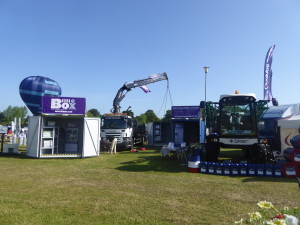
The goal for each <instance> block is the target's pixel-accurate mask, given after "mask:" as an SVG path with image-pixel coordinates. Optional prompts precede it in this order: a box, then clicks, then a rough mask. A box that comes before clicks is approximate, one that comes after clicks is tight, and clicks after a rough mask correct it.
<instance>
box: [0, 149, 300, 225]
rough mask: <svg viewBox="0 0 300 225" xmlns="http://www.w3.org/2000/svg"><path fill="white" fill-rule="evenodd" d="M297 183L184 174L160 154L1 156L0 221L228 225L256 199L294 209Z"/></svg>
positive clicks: (252, 208)
mask: <svg viewBox="0 0 300 225" xmlns="http://www.w3.org/2000/svg"><path fill="white" fill-rule="evenodd" d="M299 199H300V193H299V191H298V188H297V183H296V179H290V178H289V179H288V178H267V177H229V176H217V175H208V174H199V173H188V172H187V167H186V166H182V165H180V163H179V162H178V161H177V160H176V159H166V158H161V157H160V154H159V153H158V151H157V150H155V149H154V150H147V151H139V152H135V153H132V152H129V151H124V152H119V153H117V154H116V155H111V154H107V153H103V154H101V155H100V156H99V157H93V158H85V159H33V158H28V157H26V156H25V152H24V151H23V152H22V154H21V155H19V156H6V155H2V156H0V224H55V225H56V224H64V225H65V224H72V225H73V224H233V223H234V221H237V220H239V219H240V218H242V217H246V216H247V213H248V212H252V211H256V210H257V206H256V203H257V202H258V201H261V200H267V201H270V202H272V203H273V204H274V205H276V206H278V207H283V206H290V207H294V206H299V203H300V200H299Z"/></svg>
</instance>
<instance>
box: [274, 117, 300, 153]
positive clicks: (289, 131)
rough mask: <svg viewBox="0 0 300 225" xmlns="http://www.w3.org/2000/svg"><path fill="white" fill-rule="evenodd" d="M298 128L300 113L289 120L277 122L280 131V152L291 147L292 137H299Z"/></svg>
mask: <svg viewBox="0 0 300 225" xmlns="http://www.w3.org/2000/svg"><path fill="white" fill-rule="evenodd" d="M299 127H300V113H297V114H295V115H294V116H292V117H290V118H286V119H282V120H278V128H279V130H280V140H281V151H283V150H284V149H286V148H290V147H291V146H292V145H291V143H290V140H291V138H293V137H294V136H296V135H299Z"/></svg>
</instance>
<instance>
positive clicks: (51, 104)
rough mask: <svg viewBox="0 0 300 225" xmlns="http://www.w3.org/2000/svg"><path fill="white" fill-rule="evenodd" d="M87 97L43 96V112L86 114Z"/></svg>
mask: <svg viewBox="0 0 300 225" xmlns="http://www.w3.org/2000/svg"><path fill="white" fill-rule="evenodd" d="M85 107H86V103H85V98H73V97H51V96H43V97H42V113H44V114H70V115H84V114H85Z"/></svg>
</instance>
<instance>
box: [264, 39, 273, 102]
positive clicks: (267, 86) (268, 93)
mask: <svg viewBox="0 0 300 225" xmlns="http://www.w3.org/2000/svg"><path fill="white" fill-rule="evenodd" d="M274 48H275V45H272V46H271V47H270V48H269V50H268V53H267V55H266V60H265V67H264V100H269V101H270V100H272V98H273V95H272V69H271V66H272V60H273V51H274Z"/></svg>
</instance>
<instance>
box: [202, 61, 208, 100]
mask: <svg viewBox="0 0 300 225" xmlns="http://www.w3.org/2000/svg"><path fill="white" fill-rule="evenodd" d="M203 69H204V72H205V84H204V85H205V87H204V92H205V97H204V100H205V102H206V80H207V72H208V69H209V67H208V66H204V67H203Z"/></svg>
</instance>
